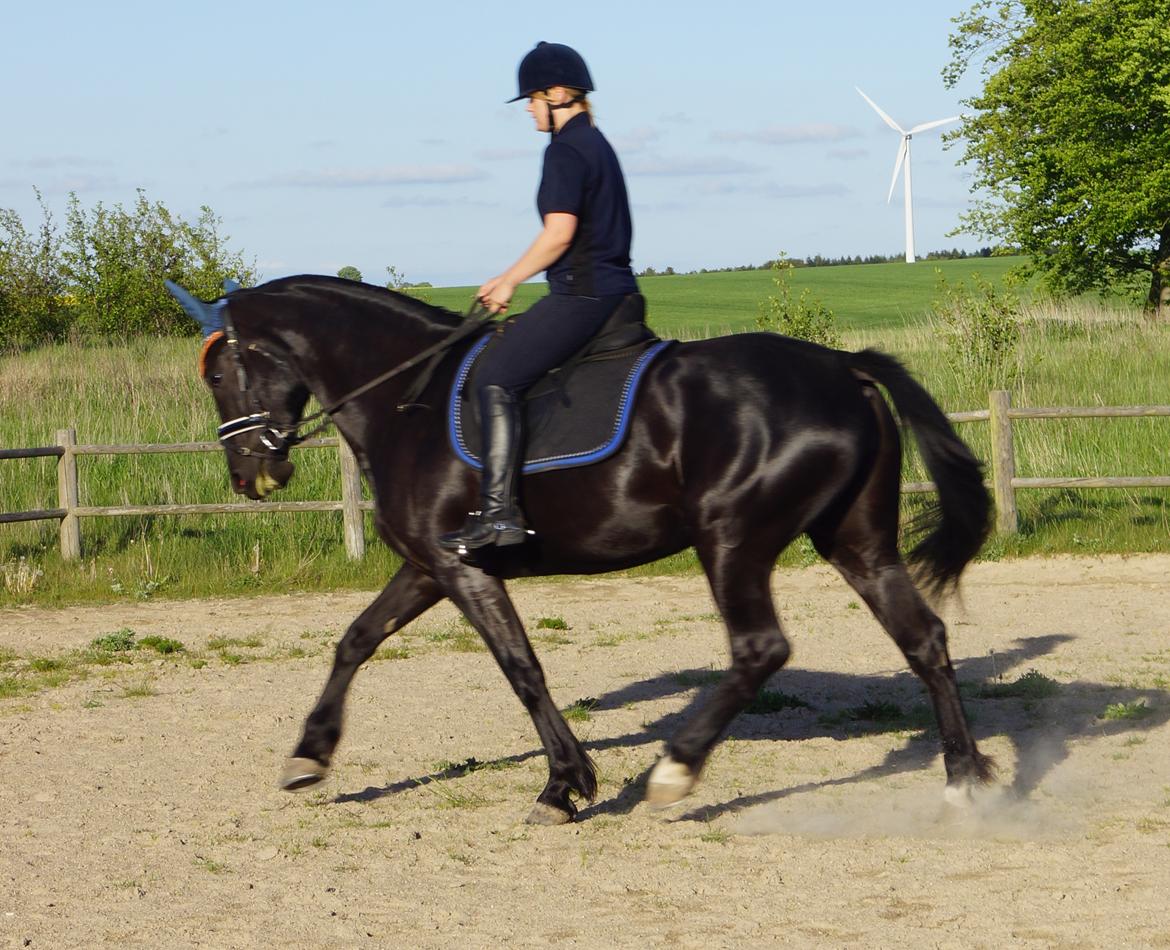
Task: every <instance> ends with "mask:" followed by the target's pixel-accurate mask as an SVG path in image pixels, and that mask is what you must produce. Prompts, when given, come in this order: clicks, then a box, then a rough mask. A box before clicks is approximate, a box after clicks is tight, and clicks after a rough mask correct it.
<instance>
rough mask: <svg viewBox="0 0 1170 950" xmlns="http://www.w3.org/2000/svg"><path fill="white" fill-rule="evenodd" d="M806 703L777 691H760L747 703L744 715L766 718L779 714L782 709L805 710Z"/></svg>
mask: <svg viewBox="0 0 1170 950" xmlns="http://www.w3.org/2000/svg"><path fill="white" fill-rule="evenodd" d="M807 708H808V703H806V702H805V701H804V700H803V699H801V698H800V697H799V696H790V695H789V694H788V693H785V692H781V691H780V690H778V689H761V690H760V691H759V692H758V693H756V696H755V698H754V699H753V700H752V701H751V702H750V703H748V705H747V708H746V709H745V710H744V712H745V713H747V714H748V715H752V716H766V715H768V714H770V713H775V712H780V711H781V710H782V709H807Z"/></svg>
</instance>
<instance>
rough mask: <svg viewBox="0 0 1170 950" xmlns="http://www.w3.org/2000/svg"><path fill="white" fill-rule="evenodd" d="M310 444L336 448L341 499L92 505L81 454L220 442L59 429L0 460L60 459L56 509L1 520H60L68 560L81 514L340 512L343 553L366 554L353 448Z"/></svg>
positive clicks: (364, 506)
mask: <svg viewBox="0 0 1170 950" xmlns="http://www.w3.org/2000/svg"><path fill="white" fill-rule="evenodd" d="M300 445H302V446H305V447H308V448H314V447H315V448H322V447H330V446H336V447H337V455H338V464H339V465H340V467H341V501H252V502H236V503H232V504H216V505H121V506H112V507H93V506H86V505H82V504H81V501H80V491H79V481H78V477H77V458H78V456H81V455H157V454H168V453H178V452H221V451H223V449H222V447H221V446H220V444H219V443H218V442H184V443H180V444H177V445H78V444H77V434H76V433H75V432H74V431H73V430H72V429H59V430H58V431H57V444H56V445H52V446H47V447H45V448H37V449H0V460H3V459H12V458H43V457H48V456H56V457H57V507H56V508H44V509H40V510H36V511H16V512H9V513H2V512H0V524H5V523H12V522H17V521H44V520H48V519H52V518H58V519H60V521H61V530H60V534H61V556H62V557H64V558H65V560H67V561H70V560H75V559H77V558H79V557H81V525H80V521H79V519H81V518H116V517H122V516H132V515H213V514H216V515H219V514H253V513H272V512H290V511H340V512H341V521H342V525H343V528H344V532H345V551H346V554H348V555H349V557H350V558H351V559H354V560H356V559H358V558H361V557H363V556H364V555H365V553H366V535H365V530H364V524H363V522H364V520H365V519H364V515H363V512H365V511H372V510H373V508H374V503H373V502H372V501H364V500H363V499H362V481H361V473H360V470H359V468H358V463H357V458H355V456H354V454H353V450H352V449H350V447H349V445H347V444H346V442H345V440H344V439H341V438H337V437H333V438H324V439H306V440H305V441H304V442H301V443H300Z"/></svg>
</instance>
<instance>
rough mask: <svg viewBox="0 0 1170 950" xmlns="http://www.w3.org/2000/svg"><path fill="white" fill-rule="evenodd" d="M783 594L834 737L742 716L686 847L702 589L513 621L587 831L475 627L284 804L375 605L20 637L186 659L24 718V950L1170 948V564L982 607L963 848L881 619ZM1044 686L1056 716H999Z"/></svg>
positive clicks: (1063, 579)
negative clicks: (580, 796)
mask: <svg viewBox="0 0 1170 950" xmlns="http://www.w3.org/2000/svg"><path fill="white" fill-rule="evenodd" d="M774 589H775V592H776V598H777V603H778V605H779V607H780V609H781V616H782V618H783V619H784V621H785V622H786V625H787V629H788V632H789V634H790V636H791V638H792V640H793V642H794V645H795V652H794V658H793V661H792V663H791V664H790V665H789V667H788V668H787V669H786V670H784V671H782V672H781V673H779V674H777V676H776V677H775V678H774V679H773V680H772V682H771V684H770V686H771V687H772V688H774V689H779V690H783V692H784V693H786V694H789V695H791V696H794V697H797V698H799V699H800V700H802V701H803V702H805V703H806V704H807V706H806V707H797V708H791V709H785V710H782V711H780V712H777V713H773V714H769V715H745V716H741V717H740V718H739V719H738V720H737V721H736V723H735V725H734V726H733V728H732V731H731V734H730V736H729V737H728V739H727V741H725V742H724V743H723V744H722V745H721V746H720V747H719V749H718V750H717V751H716V753H715V754H714V755H713V757H712V759H711V762H710V763H709V766H708V768H707V770H706V773H705V775H704V780H703V782H702V784H701V785H700V786H699V788H698V790H697V791H696V793H695V794H694V795H693V796H692V797H691V798H690V799H688V800H687V802H686V803H685V804H684V805H682V806H678V807H676V808H675V809H673V810H671V811H668V812H666V813H657V812H653V811H651V810H649V809H648V808H647V806H646V805H644V804H642V803H641V792H642V785H643V783H644V781H645V773H646V770H647V769H648V768H649V766H651V765H652V764H653V762H654V760H655V758H656V756H657V754H658V752H659V750H660V748H661V742H662V740H663V739H664V738H665V737H666V736H667V735H669V734H670V732H671V731H672V730H673V729H674V728H676V726H677V724H678V723H679V722H680V721H681V717H682V716H683V715H684V714H685V710H686V708H687V706H688V705H689V704H690V703H691V702H692V701H694V700H695V699H696V697H700V698H701V696H702V695H703V693H704V690H705V689H706V688H708V687H707V686H705V684H706V683H709V682H710V680H711V679H712V672H711V671H712V670H713V669H721V668H722V667H723V666H724V665H725V656H726V652H725V641H724V636H723V633H722V627H721V626H720V624H719V622H718V619H717V617H716V616H715V615H714V613H713V608H712V605H711V601H710V599H709V596H708V594H707V590H706V586H705V583H704V581H703V580H702V579H701V578H692V577H687V578H654V579H625V578H622V579H614V578H601V579H594V580H573V581H560V582H539V583H536V582H533V583H525V584H519V585H516V586H515V587H514V589H513V592H514V595H515V599H516V602H517V604H518V607H519V609H520V612H521V615H522V616H523V617H524V618H525V620H526V622H527V623H528V625H529V629H530V631H532V633H533V635H534V639H535V641H536V642H537V649H538V652H539V653H540V655H541V658H542V662H543V663H544V666H545V673H546V676H547V679H548V682H549V686H550V689H551V691H552V693H553V697H554V699H555V700H556V701H557V703H558V705H561V706H568V705H570V704H572V703H574V702H575V701H578V700H583V699H589V700H592V701H594V704H593V709H592V712H591V713H590V714H589V715H590V718H589V719H587V720H584V721H577V722H575V723H574V729H575V730H576V732H577V734H578V735H579V736H580V737H581V738H582V740H583V741H584V742H585V743H586V745H587V747H588V748H589V750H590V752H591V754H592V755H593V756H594V758H595V760H596V763H597V766H598V772H599V776H600V795H599V798H598V801H597V803H596V804H594V805H592V806H588V807H583V810H582V814H581V816H580V820H579V821H578V822H576V823H574V824H572V825H568V826H564V827H560V828H535V827H530V826H527V825H525V824H523V821H522V819H523V818H524V816H525V815H526V814H527V812H528V809H529V807H530V806H531V804H532V802H533V801H534V799H535V796H536V794H537V793H538V792H539V790H540V788H541V787H542V785H543V783H544V779H545V774H546V773H545V762H544V758H543V754H542V753H541V750H540V748H539V746H538V744H537V743H536V740H535V734H534V731H533V729H532V727H531V724H530V722H529V720H528V719H527V716H526V715H525V713H524V711H523V709H522V708H521V706H520V704H519V702H518V701H517V700H516V699H515V697H514V696H513V695H512V693H511V691H510V690H509V689H508V687H507V684H506V683H505V681H504V679H503V677H502V675H501V674H500V673H499V671H498V670H497V669H496V668H495V666H494V664H493V662H492V660H491V658H490V657H489V656H488V655H487V654H486V653H484V652H475V651H473V650H472V649H471V647H472V646H473V645H474V644H473V642H472V641H471V640H470V639H469V638H468V637H467V636H466V628H465V627H464V626H463V625H462V624H461V623H460V621H459V619H458V618H457V616H456V615H455V613H454V612H453V611H452V610H451V609H450V608H449V606H447V605H441V606H440V607H437V608H435V610H433V611H432V612H431V613H429V614H427V615H425V616H424V617H422V618H420V619H419V620H418V621H416V622H415V623H414V624H413V625H412V626H411V627H409V628H407V630H406V631H404V632H403V634H402V635H401V636H399V637H397V638H394V639H393V640H392V641H391V642H390V643H388V644H387V645H386V647H384V648H383V651H382V652H380V654H379V656H380V659H378V660H376V661H373V662H371V663H370V664H368V665H367V667H366V668H365V669H364V670H363V671H362V673H361V674H360V675H359V678H358V680H357V681H356V683H355V686H354V689H353V692H352V693H351V704H350V707H349V718H348V721H347V733H346V736H345V738H344V739H343V741H342V745H341V748H340V749H339V752H338V756H337V761H336V764H335V770H334V772H333V774H332V776H331V777H330V779H329V781H328V783H327V784H325V785H322V786H318V787H317V789H318V790H316V791H311V792H307V793H302V794H300V795H290V794H288V793H284V792H280V791H278V790H277V789H276V787H275V778H276V775H277V773H278V771H279V768H280V765H281V762H282V760H283V757H284V756H285V755H286V754H287V752H288V751H289V750H290V749H291V747H292V745H293V743H294V741H295V740H296V738H297V735H298V730H299V727H300V724H301V721H302V719H303V717H304V715H305V713H306V712H307V711H308V710H309V708H310V706H311V705H312V703H313V701H314V700H315V698H316V694H317V692H318V690H319V689H320V686H321V684H322V683H323V680H324V677H325V674H326V671H327V666H328V663H329V658H330V649H331V645H332V643H333V642H334V641H335V640H336V638H337V636H338V635H339V634H340V633H341V632H342V631H343V629H344V626H345V624H346V623H347V622H348V620H349V619H350V618H351V617H352V616H354V615H356V614H357V612H358V611H359V610H360V609H361V608H362V607H363V606H364V604H365V603H366V601H367V600H368V599H370V595H327V596H320V595H318V596H304V595H297V596H287V597H280V598H272V597H264V598H256V599H247V600H230V601H226V600H225V601H213V602H209V601H200V602H149V603H144V604H127V605H125V606H115V607H100V608H81V607H79V608H69V609H63V610H39V609H27V610H5V611H0V647H3V648H4V649H6V650H8V651H14V652H16V653H17V654H19V655H21V656H23V657H27V658H29V659H32V658H41V659H44V658H53V657H59V656H62V655H66V654H67V653H68V651H69V650H71V649H75V648H79V647H83V646H85V645H86V644H88V643H89V642H90V641H91V640H92V639H93V638H94V637H97V636H100V635H103V634H107V633H110V632H112V631H115V630H119V629H121V628H130V629H132V630H133V631H134V632H135V633H136V634H137V635H138V636H139V637H143V636H148V635H151V634H153V635H160V636H168V637H173V638H176V639H178V640H180V641H182V642H183V644H184V645H185V646H186V648H187V649H186V653H183V654H177V655H172V656H170V657H160V656H158V655H155V654H149V653H147V652H146V651H139V652H138V653H136V654H134V655H133V656H134V659H133V662H132V663H130V664H126V665H116V666H113V667H105V668H100V667H94V668H92V669H90V670H89V671H88V675H86V676H85V677H84V678H75V679H73V680H71V681H70V682H68V683H65V684H64V685H59V686H56V687H53V688H49V689H44V690H42V691H40V692H37V693H35V694H33V695H25V696H19V697H15V698H7V699H2V700H0V775H2V779H0V815H2V816H3V818H2V820H0V946H4V947H34V948H42V947H87V948H88V947H114V946H118V947H152V948H153V947H274V946H279V947H443V946H458V947H497V946H520V947H528V946H532V947H544V946H564V947H616V946H622V947H624V946H637V947H646V946H651V947H654V946H678V947H703V948H713V947H763V946H776V945H784V946H796V947H803V946H809V947H819V946H825V947H837V946H866V947H903V946H906V947H909V946H914V947H1003V946H1029V947H1031V946H1036V947H1050V946H1051V947H1152V946H1170V907H1168V900H1170V725H1167V719H1168V718H1170V694H1168V693H1167V692H1166V689H1167V687H1170V558H1166V557H1132V558H1124V559H1123V558H1106V559H1082V560H1077V559H1050V560H1037V561H1023V562H1004V563H999V564H987V565H978V566H976V567H975V568H973V569H972V570H971V571H970V572H969V574H968V575H967V580H966V583H965V587H964V598H963V602H962V603H961V604H959V603H954V604H952V605H950V606H948V607H947V608H946V609H945V610H944V616H945V618H946V619H947V621H948V624H949V627H950V633H951V650H952V656H953V657H954V659H955V662H956V666H957V668H958V671H959V678H960V681H961V682H962V683H964V684H968V685H967V686H966V687H965V689H966V690H967V691H968V694H969V695H968V699H967V706H968V710H969V712H970V714H971V718H972V720H973V725H974V728H975V730H976V732H977V734H978V736H979V739H980V742H981V744H982V748H983V750H984V751H985V752H988V753H990V754H992V755H994V756H995V757H996V758H997V760H998V762H999V765H1000V768H1001V782H1000V784H999V785H998V786H997V787H996V788H995V789H993V790H991V791H989V792H987V793H986V794H984V795H982V796H981V797H980V799H979V800H978V801H977V803H976V805H975V807H974V808H972V809H970V810H969V811H968V813H966V814H964V815H959V816H955V815H953V814H949V813H948V811H947V810H946V809H945V808H944V806H943V805H942V795H941V792H942V787H943V781H944V775H943V768H942V763H941V759H940V757H939V755H938V750H937V747H936V742H935V740H934V738H933V737H932V736H931V735H930V734H929V733H928V732H927V731H926V730H924V729H923V728H922V721H921V717H920V713H921V709H920V706H921V703H922V701H923V693H922V691H921V689H920V688H919V687H918V685H917V681H916V680H914V679H913V677H912V676H911V675H910V674H909V673H908V672H907V671H906V668H905V664H904V663H903V661H902V658H901V656H900V654H899V653H898V652H897V651H896V649H895V648H894V647H893V645H892V643H891V642H890V641H889V640H888V638H886V636H885V634H884V633H882V631H881V630H880V629H879V628H878V626H877V624H876V622H875V621H874V620H873V618H872V617H871V616H870V615H869V613H868V612H867V611H866V610H865V609H864V607H860V608H859V607H858V603H857V599H856V597H855V595H853V593H852V592H851V591H849V590H848V588H846V587H845V585H844V584H843V582H841V581H840V580H839V579H838V578H837V577H836V575H835V574H833V573H832V572H831V571H829V570H828V569H823V568H811V569H808V570H798V571H783V572H778V573H777V575H776V577H775V583H774ZM540 618H560V619H563V620H564V621H565V622H566V623H567V625H568V629H567V630H553V629H537V624H538V621H539V620H540ZM215 638H220V639H219V640H218V641H216V640H215ZM231 641H237V642H231ZM389 647H393V648H395V649H396V650H397V651H399V652H387V648H389ZM402 651H405V652H404V653H403V652H402ZM1029 670H1036V671H1038V672H1039V673H1042V674H1043V675H1044V676H1046V677H1049V678H1050V679H1052V680H1055V681H1056V682H1058V683H1059V684H1061V685H1060V689H1059V691H1058V693H1057V695H1055V696H1054V697H1051V698H1046V699H1026V698H1021V697H1014V698H990V697H987V696H981V695H980V686H981V684H982V685H983V686H986V685H988V684H997V683H999V684H1011V683H1013V682H1015V681H1016V680H1017V679H1018V678H1019V677H1020V676H1021V675H1022V674H1024V673H1026V672H1028V671H1029ZM984 692H985V691H984ZM867 703H869V704H871V706H870V708H871V709H873V708H875V707H874V704H877V703H886V704H893V705H894V707H896V708H894V709H893V711H892V712H891V713H890V714H889V715H890V721H885V722H873V721H870V720H866V719H864V718H859V717H858V713H857V710H858V707H861V706H863V705H865V704H867ZM1142 704H1144V709H1143V708H1142ZM885 708H886V709H887V711H888V710H890V708H891V707H890V706H889V705H887V706H886V707H885ZM1109 709H1112V710H1113V711H1114V712H1113V713H1112V714H1110V715H1106V710H1109ZM899 710H901V713H902V714H901V715H899ZM1118 710H1122V711H1124V710H1128V711H1130V713H1132V714H1133V715H1134V716H1135V718H1116V716H1117V714H1118ZM1135 710H1136V712H1135ZM472 759H473V760H474V761H475V763H476V764H477V765H479V766H481V767H479V768H474V769H471V770H468V769H467V768H463V769H458V768H453V767H452V766H453V765H455V764H458V763H464V764H466V763H467V762H468V760H472Z"/></svg>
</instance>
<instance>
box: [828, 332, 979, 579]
mask: <svg viewBox="0 0 1170 950" xmlns="http://www.w3.org/2000/svg"><path fill="white" fill-rule="evenodd" d="M847 360H848V365H849V367H850V369H852V370H853V371H854V372H855V373H856V374H858V375H860V376H862V377H865V378H868V379H871V380H873V381H875V382H878V383H881V385H882V386H883V387H884V388H885V390H886V392H887V393H889V396H890V399H891V400H892V401H893V403H894V408H895V409H896V410H897V411H898V415H899V416H900V417H901V419H902V422H903V424H905V425H907V426H909V427H910V429H911V431H912V432H913V433H914V438H915V440H916V441H917V442H918V448H919V451H920V452H921V453H922V459H923V461H924V463H925V464H926V470H927V471H928V472H929V473H930V476H931V478H932V479H933V480H934V483H935V485H936V486H937V490H938V496H937V501H936V502H935V503H934V504H932V505H930V506H929V507H928V508H927V509H926V510H924V511H923V512H921V513H920V514H918V515H916V516H915V517H914V519H913V520H912V521H911V522H910V525H909V532H908V533H909V535H910V536H911V538H913V539H914V540H915V543H914V546H913V548H912V549H911V551H910V554H909V556H908V560H909V562H910V564H911V565H912V567H913V569H914V574H915V580H916V581H917V582H918V583H919V584H921V585H922V586H923V587H925V588H926V589H927V590H928V591H929V592H930V593H932V594H935V595H938V594H942V593H944V592H946V591H948V590H951V589H953V588H954V587H955V586H956V585H957V584H958V581H959V575H961V574H962V573H963V569H964V568H965V567H966V566H967V564H968V563H970V561H971V560H972V559H973V558H974V557H975V555H976V554H978V553H979V549H980V547H982V546H983V542H984V541H985V540H987V535H988V532H989V529H990V517H991V498H990V496H989V495H988V493H987V489H986V488H985V487H984V485H983V464H982V463H981V462H980V461H979V460H978V459H977V458H976V457H975V456H974V455H973V454H972V452H971V450H970V449H969V448H968V447H967V444H966V443H965V442H964V441H963V440H962V439H960V438H959V436H958V435H957V434H956V433H955V430H954V427H953V426H952V425H951V423H950V420H949V419H947V417H946V415H945V414H944V413H943V411H942V409H940V408H939V405H938V403H936V402H935V401H934V399H933V398H932V397H931V395H930V393H928V392H927V391H926V389H924V388H923V386H922V385H921V384H920V383H919V382H918V381H917V380H915V379H914V377H912V376H911V375H910V373H909V372H908V371H907V370H906V368H905V367H904V366H903V365H902V364H901V363H900V362H898V360H896V359H894V358H893V357H892V356H888V355H886V354H885V353H881V352H879V351H877V350H871V349H866V350H862V351H861V352H859V353H850V354H848V355H847Z"/></svg>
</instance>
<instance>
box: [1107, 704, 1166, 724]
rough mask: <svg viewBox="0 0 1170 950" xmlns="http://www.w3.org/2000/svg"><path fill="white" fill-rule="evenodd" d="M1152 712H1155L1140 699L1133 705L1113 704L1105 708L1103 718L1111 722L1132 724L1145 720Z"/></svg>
mask: <svg viewBox="0 0 1170 950" xmlns="http://www.w3.org/2000/svg"><path fill="white" fill-rule="evenodd" d="M1151 712H1153V710H1152V709H1150V707H1149V706H1147V705H1146V704H1145V702H1144V701H1143V700H1140V699H1138V700H1135V701H1134V702H1132V703H1111V704H1110V705H1108V706H1106V707H1105V711H1104V712H1103V713H1101V718H1102V719H1105V720H1107V721H1109V722H1132V721H1134V720H1137V719H1145V718H1146V716H1148V715H1149V714H1150V713H1151Z"/></svg>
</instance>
